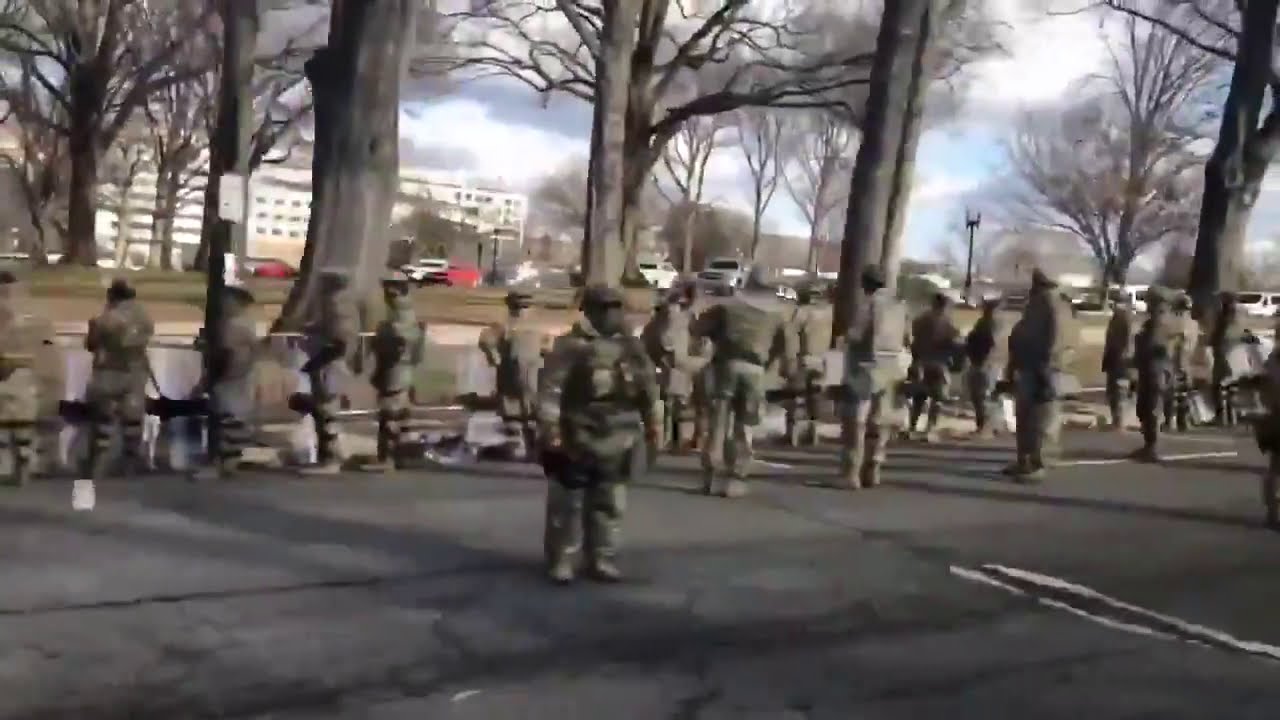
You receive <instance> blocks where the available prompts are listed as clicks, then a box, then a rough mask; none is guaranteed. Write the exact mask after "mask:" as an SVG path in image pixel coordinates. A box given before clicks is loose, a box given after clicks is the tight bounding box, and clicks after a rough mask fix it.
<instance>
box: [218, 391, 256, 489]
mask: <svg viewBox="0 0 1280 720" xmlns="http://www.w3.org/2000/svg"><path fill="white" fill-rule="evenodd" d="M211 409H212V410H213V414H214V417H213V418H212V421H213V422H216V423H217V424H218V443H217V445H218V448H217V452H218V458H217V461H218V466H219V468H221V469H223V470H235V469H236V468H237V467H239V465H240V461H241V459H242V458H243V457H244V450H245V448H246V447H248V445H249V443H250V442H251V441H252V439H253V428H252V427H250V424H249V423H250V421H251V420H252V418H253V411H254V397H253V378H252V377H247V378H235V379H228V380H223V381H221V382H219V383H217V384H216V385H215V386H214V387H213V403H212V408H211Z"/></svg>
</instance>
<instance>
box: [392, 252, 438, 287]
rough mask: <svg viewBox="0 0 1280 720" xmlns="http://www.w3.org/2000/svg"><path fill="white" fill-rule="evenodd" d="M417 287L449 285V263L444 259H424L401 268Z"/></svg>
mask: <svg viewBox="0 0 1280 720" xmlns="http://www.w3.org/2000/svg"><path fill="white" fill-rule="evenodd" d="M400 269H401V270H403V271H404V274H405V275H408V276H409V280H410V281H412V282H414V283H416V284H417V285H419V286H421V285H447V284H448V283H449V261H448V260H445V259H444V258H422V259H421V260H418V261H417V262H414V263H410V264H408V265H405V266H404V267H402V268H400Z"/></svg>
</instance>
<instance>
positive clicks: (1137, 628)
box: [950, 564, 1280, 660]
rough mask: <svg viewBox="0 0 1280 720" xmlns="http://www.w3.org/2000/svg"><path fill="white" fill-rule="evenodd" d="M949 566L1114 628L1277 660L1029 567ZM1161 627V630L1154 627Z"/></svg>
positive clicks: (1261, 647) (1261, 646) (1266, 649)
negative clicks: (1084, 606)
mask: <svg viewBox="0 0 1280 720" xmlns="http://www.w3.org/2000/svg"><path fill="white" fill-rule="evenodd" d="M950 569H951V573H952V574H953V575H956V576H957V577H960V578H963V579H966V580H970V581H973V582H980V583H983V584H985V585H991V586H994V587H999V588H1001V589H1003V590H1006V591H1008V592H1012V593H1015V594H1017V595H1024V596H1027V595H1029V596H1032V597H1034V598H1035V599H1036V601H1037V602H1039V603H1041V604H1043V605H1046V606H1048V607H1053V608H1057V609H1060V610H1065V611H1067V612H1069V613H1071V614H1073V615H1076V616H1078V617H1082V618H1085V619H1087V620H1090V621H1092V622H1095V623H1098V624H1100V625H1103V626H1105V627H1109V628H1112V629H1115V630H1121V631H1124V632H1129V633H1135V634H1138V635H1144V636H1148V637H1159V638H1166V639H1181V640H1184V641H1187V642H1191V643H1196V644H1201V645H1209V646H1212V647H1220V648H1226V649H1231V650H1235V651H1237V652H1242V653H1247V654H1249V655H1257V656H1259V657H1264V658H1268V659H1271V660H1280V647H1277V646H1275V645H1269V644H1267V643H1262V642H1255V641H1251V640H1241V639H1239V638H1236V637H1234V636H1232V635H1230V634H1228V633H1225V632H1223V631H1221V630H1215V629H1213V628H1209V627H1205V626H1203V625H1198V624H1196V623H1192V622H1188V621H1186V620H1182V619H1181V618H1176V617H1173V616H1171V615H1165V614H1163V613H1158V612H1155V611H1153V610H1148V609H1146V608H1143V607H1139V606H1137V605H1134V604H1132V603H1127V602H1125V601H1123V600H1119V599H1116V598H1113V597H1110V596H1108V595H1104V594H1102V593H1100V592H1098V591H1097V590H1094V589H1092V588H1089V587H1085V586H1084V585H1079V584H1076V583H1073V582H1070V581H1067V580H1063V579H1062V578H1056V577H1053V576H1052V575H1044V574H1042V573H1037V572H1032V571H1030V570H1021V569H1019V568H1013V567H1008V566H1005V565H995V564H988V565H983V566H982V567H981V568H980V569H977V570H974V569H971V568H963V567H958V566H954V565H953V566H951V568H950ZM1010 581H1018V582H1021V583H1025V584H1026V585H1029V586H1031V587H1032V588H1042V589H1044V590H1046V591H1052V592H1053V593H1055V594H1056V595H1057V596H1058V597H1059V598H1061V597H1063V596H1065V599H1056V598H1053V597H1041V596H1039V595H1037V594H1036V593H1035V591H1034V590H1027V589H1023V588H1020V587H1014V586H1013V585H1011V584H1010ZM1070 599H1076V600H1078V601H1081V602H1087V603H1089V604H1091V605H1093V606H1095V607H1096V606H1102V607H1103V608H1106V609H1111V610H1115V611H1119V612H1121V613H1123V614H1126V615H1128V616H1130V617H1132V618H1135V619H1137V620H1138V621H1143V620H1146V621H1150V622H1151V623H1152V624H1153V625H1154V627H1153V626H1152V625H1146V624H1138V623H1137V622H1127V621H1125V620H1121V619H1118V618H1114V617H1108V616H1106V615H1101V614H1098V613H1097V612H1089V611H1086V610H1084V609H1082V608H1079V607H1076V606H1074V605H1073V604H1071V602H1070ZM1161 626H1162V627H1163V628H1165V629H1163V630H1162V629H1158V628H1159V627H1161Z"/></svg>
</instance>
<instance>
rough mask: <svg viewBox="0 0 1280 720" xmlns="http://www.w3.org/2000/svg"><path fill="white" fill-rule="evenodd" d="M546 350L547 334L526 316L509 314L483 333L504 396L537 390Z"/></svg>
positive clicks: (486, 354)
mask: <svg viewBox="0 0 1280 720" xmlns="http://www.w3.org/2000/svg"><path fill="white" fill-rule="evenodd" d="M546 349H547V339H546V334H545V333H544V332H542V330H540V329H539V328H538V327H536V326H535V325H534V324H533V323H532V322H531V321H530V320H529V319H528V318H526V317H523V316H520V317H508V318H507V319H506V320H505V321H504V322H502V323H501V324H494V325H490V326H489V327H487V328H485V329H484V331H483V332H481V333H480V351H481V352H482V353H484V357H485V360H487V361H488V362H489V365H490V366H492V367H493V368H494V369H495V370H496V371H497V375H496V377H495V383H496V387H495V391H496V393H497V395H498V397H499V398H500V399H519V398H523V397H524V396H525V395H530V394H532V393H534V392H536V390H537V387H538V372H539V371H540V370H541V369H542V364H543V363H542V357H543V355H544V353H545V351H546Z"/></svg>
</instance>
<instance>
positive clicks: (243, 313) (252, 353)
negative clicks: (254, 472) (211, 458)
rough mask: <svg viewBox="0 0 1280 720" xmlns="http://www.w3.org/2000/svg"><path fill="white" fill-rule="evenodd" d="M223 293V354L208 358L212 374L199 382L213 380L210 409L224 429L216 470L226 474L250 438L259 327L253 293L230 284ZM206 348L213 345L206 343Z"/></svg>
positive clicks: (237, 462)
mask: <svg viewBox="0 0 1280 720" xmlns="http://www.w3.org/2000/svg"><path fill="white" fill-rule="evenodd" d="M224 294H225V295H226V304H225V306H224V313H223V318H222V348H221V354H220V356H219V357H214V358H210V359H209V363H208V366H209V369H210V375H211V378H202V379H201V381H200V385H201V386H204V385H205V384H207V383H209V382H210V381H212V390H213V392H212V400H213V403H212V406H211V407H210V408H209V410H210V414H211V415H212V416H213V417H212V418H211V419H212V421H213V422H216V423H218V426H219V429H220V431H221V434H220V436H219V447H218V455H219V456H218V458H217V461H216V463H217V466H216V468H215V469H214V473H213V474H216V475H217V476H219V477H224V478H225V477H230V476H232V475H234V474H235V473H236V471H238V470H239V469H240V462H241V460H242V458H243V456H244V450H245V447H246V446H247V445H248V444H249V441H250V440H251V434H252V429H251V427H250V425H249V423H250V421H251V419H252V417H253V411H254V390H255V388H254V374H253V369H254V363H255V361H256V360H257V354H258V328H257V324H256V323H255V322H254V321H253V317H252V316H251V315H250V314H249V309H250V308H251V307H253V303H254V297H253V295H252V294H251V293H250V292H249V291H248V290H245V289H243V288H239V287H234V286H228V287H227V288H226V289H225V291H224ZM205 351H206V352H209V351H210V349H209V348H208V347H207V346H205Z"/></svg>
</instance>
